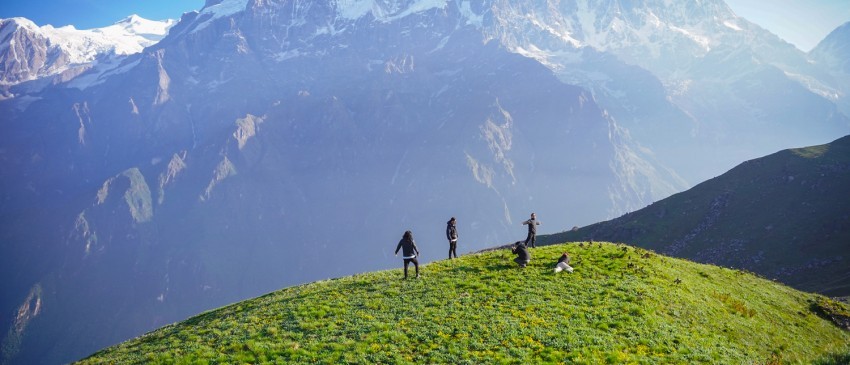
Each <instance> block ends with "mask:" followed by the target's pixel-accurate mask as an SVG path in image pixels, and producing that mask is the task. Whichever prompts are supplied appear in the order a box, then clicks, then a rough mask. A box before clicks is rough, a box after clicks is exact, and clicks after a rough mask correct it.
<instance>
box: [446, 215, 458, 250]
mask: <svg viewBox="0 0 850 365" xmlns="http://www.w3.org/2000/svg"><path fill="white" fill-rule="evenodd" d="M446 238H448V239H449V258H450V259H451V258H452V255H454V258H457V220H455V217H452V219H449V221H448V222H446Z"/></svg>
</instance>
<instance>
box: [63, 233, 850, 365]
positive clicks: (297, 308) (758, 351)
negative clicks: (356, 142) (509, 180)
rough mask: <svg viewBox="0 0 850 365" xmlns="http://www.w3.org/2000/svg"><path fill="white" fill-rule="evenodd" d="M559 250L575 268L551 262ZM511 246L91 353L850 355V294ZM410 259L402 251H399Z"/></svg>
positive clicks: (549, 358)
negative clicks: (520, 257)
mask: <svg viewBox="0 0 850 365" xmlns="http://www.w3.org/2000/svg"><path fill="white" fill-rule="evenodd" d="M563 251H569V252H570V253H571V255H572V257H573V266H574V267H575V272H574V273H572V274H568V273H559V274H555V273H553V271H552V267H553V265H554V262H555V259H556V258H557V257H558V256H559V255H560V254H561V252H563ZM532 255H533V260H532V262H531V264H530V265H529V266H528V267H527V268H525V269H519V268H517V267H516V265H515V264H514V263H513V262H512V258H513V256H512V255H511V254H510V252H509V251H507V250H497V251H491V252H484V253H479V254H473V255H467V256H463V257H461V258H460V259H457V260H451V261H449V260H446V261H439V262H434V263H431V264H428V265H424V266H423V267H422V268H421V269H422V275H423V277H422V278H421V279H418V280H417V279H409V280H401V277H402V274H401V270H400V269H394V270H387V271H382V272H375V273H367V274H362V275H356V276H351V277H344V278H340V279H334V280H327V281H321V282H315V283H311V284H306V285H301V286H297V287H291V288H286V289H283V290H280V291H277V292H274V293H270V294H267V295H265V296H262V297H259V298H255V299H251V300H247V301H243V302H239V303H235V304H232V305H229V306H226V307H223V308H220V309H217V310H213V311H209V312H206V313H203V314H201V315H198V316H196V317H193V318H190V319H188V320H186V321H184V322H181V323H177V324H174V325H169V326H166V327H163V328H161V329H159V330H156V331H153V332H151V333H148V334H146V335H144V336H141V337H139V338H136V339H133V340H131V341H127V342H125V343H122V344H119V345H116V346H113V347H110V348H107V349H105V350H103V351H100V352H98V353H96V354H94V355H93V356H91V357H89V358H87V359H84V360H82V361H81V362H80V363H81V364H119V363H120V364H127V363H154V364H188V363H199V364H205V363H210V364H234V363H250V364H255V363H259V364H271V363H364V364H375V363H452V364H463V363H469V364H480V363H562V362H570V363H579V364H582V363H584V364H598V363H665V364H669V363H700V362H704V363H722V364H738V363H783V362H791V363H798V362H801V363H822V364H839V363H844V362H846V361H848V360H850V332H848V331H846V330H842V329H840V328H839V327H838V326H836V325H835V324H833V322H831V321H830V320H827V319H824V318H825V317H826V316H827V315H826V314H825V312H829V313H833V314H836V313H838V314H841V313H842V312H843V314H845V315H846V314H847V310H848V308H847V306H846V305H844V304H840V303H836V302H832V301H830V300H829V299H826V298H825V297H823V296H820V295H816V294H808V293H803V292H800V291H797V290H794V289H792V288H789V287H786V286H783V285H780V284H778V283H775V282H772V281H768V280H765V279H761V278H759V277H756V276H754V275H752V274H749V273H745V272H742V271H738V270H732V269H728V268H721V267H716V266H710V265H703V264H697V263H694V262H690V261H685V260H681V259H675V258H669V257H665V256H661V255H656V254H654V253H652V252H650V251H646V250H643V249H639V248H633V247H629V246H625V245H617V244H610V243H594V244H592V245H590V244H587V243H571V244H561V245H554V246H548V247H543V248H537V249H534V250H533V251H532ZM399 263H401V260H399Z"/></svg>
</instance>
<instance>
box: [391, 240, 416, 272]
mask: <svg viewBox="0 0 850 365" xmlns="http://www.w3.org/2000/svg"><path fill="white" fill-rule="evenodd" d="M399 249H402V251H401V254H402V256H401V258H403V259H404V278H405V279H407V265H409V264H410V263H411V262H412V263H413V266H415V267H416V278H417V279H419V260H417V259H416V256H418V255H419V248H417V247H416V242H414V241H413V233H412V232H410V231H405V232H404V235H403V236H402V237H401V240H400V241H398V246H396V247H395V255H396V256H398V250H399Z"/></svg>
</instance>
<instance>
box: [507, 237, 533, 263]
mask: <svg viewBox="0 0 850 365" xmlns="http://www.w3.org/2000/svg"><path fill="white" fill-rule="evenodd" d="M511 252H512V253H514V254H516V258H514V262H516V263H517V265H519V267H525V265H528V263H529V262H531V254H529V253H528V248H526V246H525V243H522V241H516V243H514V247H513V248H512V249H511Z"/></svg>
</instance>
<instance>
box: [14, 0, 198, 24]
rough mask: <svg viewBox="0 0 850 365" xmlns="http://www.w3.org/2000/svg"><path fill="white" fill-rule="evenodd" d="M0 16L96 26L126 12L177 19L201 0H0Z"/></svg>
mask: <svg viewBox="0 0 850 365" xmlns="http://www.w3.org/2000/svg"><path fill="white" fill-rule="evenodd" d="M0 1H2V2H3V3H2V5H0V18H11V17H16V16H20V17H24V18H27V19H29V20H32V21H33V22H35V23H36V24H38V25H47V24H51V25H53V26H54V27H61V26H65V25H69V24H72V25H74V26H75V27H76V28H77V29H91V28H100V27H104V26H107V25H110V24H113V23H115V22H117V21H119V20H121V19H124V18H126V17H127V16H129V15H130V14H138V15H139V16H141V17H142V18H146V19H153V20H162V19H179V18H180V15H182V14H183V13H185V12H187V11H192V10H199V9H201V8H202V7H203V6H204V0H0Z"/></svg>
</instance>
